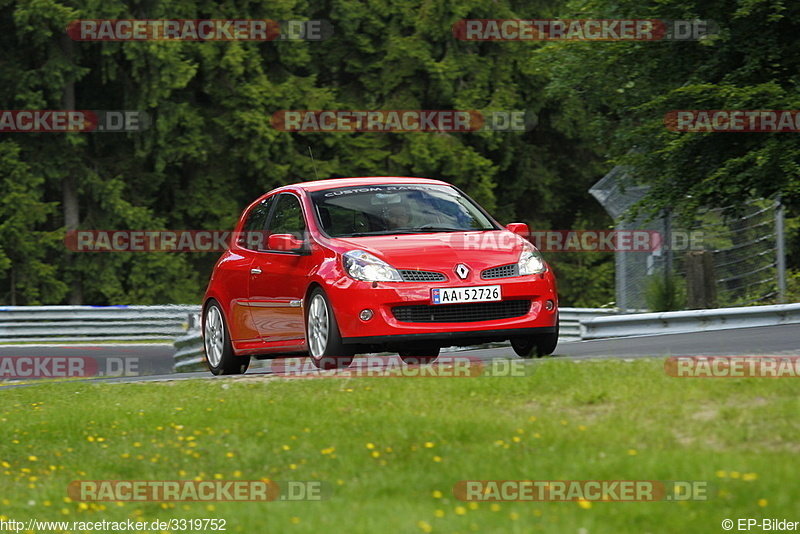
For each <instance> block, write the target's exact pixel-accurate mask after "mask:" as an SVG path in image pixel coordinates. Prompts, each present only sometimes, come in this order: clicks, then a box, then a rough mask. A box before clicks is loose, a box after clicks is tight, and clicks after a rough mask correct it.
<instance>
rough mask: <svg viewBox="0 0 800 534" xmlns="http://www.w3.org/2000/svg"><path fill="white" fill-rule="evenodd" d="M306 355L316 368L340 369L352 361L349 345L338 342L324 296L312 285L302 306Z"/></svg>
mask: <svg viewBox="0 0 800 534" xmlns="http://www.w3.org/2000/svg"><path fill="white" fill-rule="evenodd" d="M306 342H307V344H308V356H309V358H311V361H312V362H313V363H314V365H315V366H316V367H317V368H318V369H344V368H346V367H349V366H350V364H351V363H352V362H353V348H352V347H348V346H347V345H345V344H343V343H342V335H341V333H340V332H339V325H338V323H337V322H336V316H335V315H334V314H333V308H332V307H331V303H330V301H329V300H328V296H327V295H325V292H324V291H323V290H322V289H320V288H315V289H314V290H313V291H312V292H311V294H310V295H309V296H308V306H307V308H306Z"/></svg>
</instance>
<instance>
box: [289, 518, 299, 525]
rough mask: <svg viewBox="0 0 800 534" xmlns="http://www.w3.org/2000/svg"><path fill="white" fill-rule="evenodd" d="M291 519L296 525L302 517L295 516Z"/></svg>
mask: <svg viewBox="0 0 800 534" xmlns="http://www.w3.org/2000/svg"><path fill="white" fill-rule="evenodd" d="M289 521H291V522H292V524H293V525H296V524H298V523H299V522H300V518H299V517H293V518H291V519H290V520H289Z"/></svg>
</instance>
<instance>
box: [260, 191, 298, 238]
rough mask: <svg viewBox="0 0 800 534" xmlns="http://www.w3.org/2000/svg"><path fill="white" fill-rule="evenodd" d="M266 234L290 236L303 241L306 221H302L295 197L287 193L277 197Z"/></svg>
mask: <svg viewBox="0 0 800 534" xmlns="http://www.w3.org/2000/svg"><path fill="white" fill-rule="evenodd" d="M268 233H269V234H270V235H272V234H292V235H293V236H294V237H295V238H297V239H305V233H306V221H305V219H303V209H302V207H300V200H299V199H298V198H297V197H296V196H294V195H291V194H288V193H284V194H282V195H280V196H278V200H277V203H276V204H275V212H274V213H273V214H272V219H271V220H270V222H269V232H268Z"/></svg>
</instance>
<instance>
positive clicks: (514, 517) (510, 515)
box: [508, 512, 519, 521]
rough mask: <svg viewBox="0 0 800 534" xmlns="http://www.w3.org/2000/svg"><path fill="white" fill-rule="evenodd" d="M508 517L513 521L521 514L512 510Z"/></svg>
mask: <svg viewBox="0 0 800 534" xmlns="http://www.w3.org/2000/svg"><path fill="white" fill-rule="evenodd" d="M508 517H509V518H510V519H511V520H512V521H516V520H517V519H519V514H518V513H517V512H511V513H510V514H508Z"/></svg>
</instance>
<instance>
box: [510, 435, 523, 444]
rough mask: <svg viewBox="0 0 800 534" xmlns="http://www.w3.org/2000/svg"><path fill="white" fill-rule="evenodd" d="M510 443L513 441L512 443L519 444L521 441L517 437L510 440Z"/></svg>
mask: <svg viewBox="0 0 800 534" xmlns="http://www.w3.org/2000/svg"><path fill="white" fill-rule="evenodd" d="M511 441H513V442H514V443H519V442H520V441H522V440H521V439H520V437H519V436H514V437H513V438H511Z"/></svg>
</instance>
